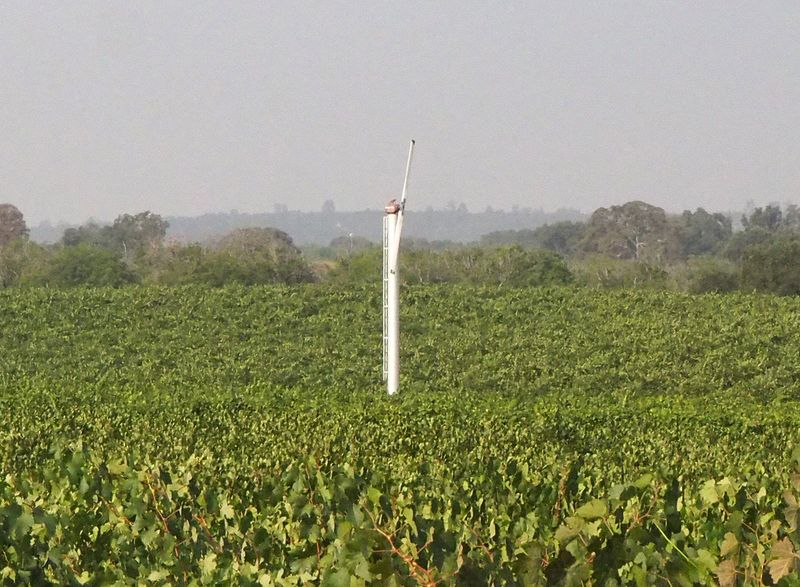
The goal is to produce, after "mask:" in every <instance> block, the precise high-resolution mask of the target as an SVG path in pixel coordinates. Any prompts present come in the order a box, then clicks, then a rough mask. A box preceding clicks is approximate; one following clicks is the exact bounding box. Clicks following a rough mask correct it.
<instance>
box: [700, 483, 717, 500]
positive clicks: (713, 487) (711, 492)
mask: <svg viewBox="0 0 800 587" xmlns="http://www.w3.org/2000/svg"><path fill="white" fill-rule="evenodd" d="M700 497H701V498H702V499H703V502H704V503H705V504H706V505H712V504H715V503H717V502H719V494H717V482H716V481H714V480H713V479H709V480H708V481H706V482H705V483H704V484H703V488H702V489H701V490H700Z"/></svg>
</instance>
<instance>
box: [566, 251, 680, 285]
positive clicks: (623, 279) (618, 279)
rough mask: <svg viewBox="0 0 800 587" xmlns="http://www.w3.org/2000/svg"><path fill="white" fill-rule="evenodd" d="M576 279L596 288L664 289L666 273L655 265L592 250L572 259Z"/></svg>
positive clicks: (580, 282)
mask: <svg viewBox="0 0 800 587" xmlns="http://www.w3.org/2000/svg"><path fill="white" fill-rule="evenodd" d="M571 269H572V272H573V274H574V275H575V281H576V282H577V283H579V284H581V285H585V286H588V287H598V288H631V289H657V290H660V289H666V288H667V280H668V277H669V275H668V274H667V272H666V271H665V270H664V269H663V268H662V267H660V266H658V265H653V264H650V263H647V262H643V261H635V260H633V259H613V258H611V257H607V256H605V255H600V254H596V253H595V254H592V255H586V256H584V257H582V258H580V259H577V260H574V261H573V262H572V264H571Z"/></svg>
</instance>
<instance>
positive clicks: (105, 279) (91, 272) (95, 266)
mask: <svg viewBox="0 0 800 587" xmlns="http://www.w3.org/2000/svg"><path fill="white" fill-rule="evenodd" d="M136 281H138V276H137V275H136V274H135V273H134V272H133V271H131V269H130V268H129V267H128V266H127V265H126V264H125V263H124V262H123V261H122V260H121V259H120V258H119V257H117V255H115V254H114V253H113V252H111V251H109V250H107V249H104V248H101V247H98V246H96V245H91V244H86V243H83V244H79V245H75V246H71V247H63V248H62V249H60V250H59V251H58V252H57V253H56V254H55V255H53V256H52V257H51V258H50V260H49V262H48V263H47V266H46V267H45V268H44V269H43V271H42V272H41V273H40V274H39V275H36V276H34V277H32V278H31V282H32V283H34V284H39V285H47V286H53V287H62V286H63V287H70V286H79V285H85V286H92V287H120V286H123V285H126V284H130V283H135V282H136Z"/></svg>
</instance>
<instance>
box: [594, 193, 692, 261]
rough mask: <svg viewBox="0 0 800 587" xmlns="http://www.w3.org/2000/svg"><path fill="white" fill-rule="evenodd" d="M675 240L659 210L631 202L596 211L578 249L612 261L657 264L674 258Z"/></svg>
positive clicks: (663, 215)
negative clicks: (633, 260) (628, 260)
mask: <svg viewBox="0 0 800 587" xmlns="http://www.w3.org/2000/svg"><path fill="white" fill-rule="evenodd" d="M675 237H676V235H675V233H674V230H673V228H672V225H671V224H670V222H669V221H668V220H667V215H666V213H665V212H664V210H663V209H662V208H659V207H657V206H653V205H651V204H647V203H646V202H640V201H634V202H627V203H626V204H623V205H622V206H611V207H610V208H598V209H597V210H595V211H594V213H592V216H591V218H589V222H588V223H587V224H586V232H585V234H584V237H583V239H582V241H581V245H580V248H581V250H582V251H583V252H585V253H599V254H601V255H605V256H607V257H612V258H615V259H635V260H637V261H648V262H651V263H653V262H656V263H660V262H663V261H666V260H667V259H670V258H673V257H675V256H676V254H675V250H676V248H677V243H676V238H675Z"/></svg>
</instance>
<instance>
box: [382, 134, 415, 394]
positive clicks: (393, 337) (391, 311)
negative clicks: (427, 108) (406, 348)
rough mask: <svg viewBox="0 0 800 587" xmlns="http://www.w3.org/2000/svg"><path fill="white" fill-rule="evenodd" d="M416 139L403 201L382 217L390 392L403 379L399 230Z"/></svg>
mask: <svg viewBox="0 0 800 587" xmlns="http://www.w3.org/2000/svg"><path fill="white" fill-rule="evenodd" d="M413 155H414V141H413V140H412V141H411V144H410V145H409V147H408V161H407V162H406V175H405V178H404V179H403V192H402V195H401V197H400V203H399V204H398V203H397V202H396V201H395V200H392V201H391V202H389V204H388V205H387V206H386V208H385V209H384V211H385V215H384V217H383V304H384V306H383V377H384V379H385V380H386V388H387V391H388V392H389V395H393V394H395V393H397V389H398V387H399V383H400V283H399V279H398V263H397V258H398V255H399V253H400V233H401V231H402V229H403V213H404V211H405V207H406V195H407V190H408V177H409V173H410V172H411V158H412V156H413Z"/></svg>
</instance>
